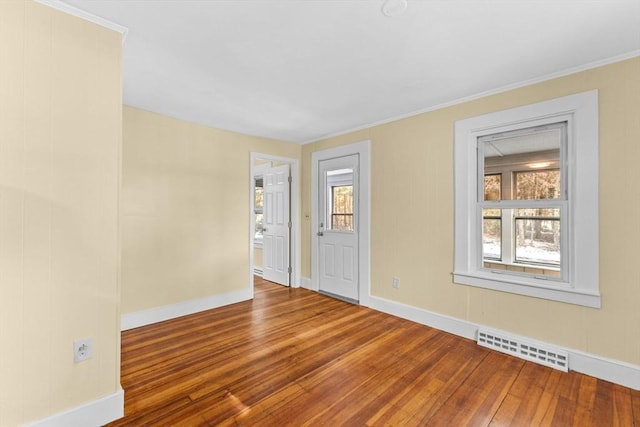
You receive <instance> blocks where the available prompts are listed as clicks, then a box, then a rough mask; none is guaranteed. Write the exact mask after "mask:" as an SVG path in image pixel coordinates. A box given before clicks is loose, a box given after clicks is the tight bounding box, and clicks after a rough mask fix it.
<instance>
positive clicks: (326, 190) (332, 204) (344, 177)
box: [316, 154, 359, 302]
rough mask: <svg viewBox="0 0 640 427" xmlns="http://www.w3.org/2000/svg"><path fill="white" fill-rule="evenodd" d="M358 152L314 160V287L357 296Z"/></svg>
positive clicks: (352, 297) (355, 299)
mask: <svg viewBox="0 0 640 427" xmlns="http://www.w3.org/2000/svg"><path fill="white" fill-rule="evenodd" d="M358 162H359V155H358V154H353V155H349V156H344V157H338V158H334V159H328V160H320V161H319V162H318V173H319V176H318V212H317V215H318V230H317V231H316V234H317V236H318V239H317V242H318V290H319V291H320V292H322V293H325V294H328V295H332V296H336V297H339V298H342V299H345V300H349V301H352V302H358V300H359V289H358V285H359V280H358V276H359V274H358V203H357V201H358V196H359V190H358V187H359V184H358V183H359V178H358V173H359V172H358V171H359V167H358V166H359V165H358Z"/></svg>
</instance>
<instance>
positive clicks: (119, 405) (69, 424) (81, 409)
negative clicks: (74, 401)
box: [25, 387, 124, 427]
mask: <svg viewBox="0 0 640 427" xmlns="http://www.w3.org/2000/svg"><path fill="white" fill-rule="evenodd" d="M123 416H124V390H122V387H120V388H119V390H118V391H116V392H115V393H113V394H110V395H108V396H105V397H102V398H100V399H98V400H94V401H92V402H89V403H86V404H84V405H81V406H78V407H76V408H73V409H70V410H68V411H65V412H61V413H59V414H55V415H52V416H50V417H48V418H45V419H43V420H40V421H35V422H33V423H30V424H27V425H26V426H25V427H89V426H102V425H105V424H107V423H110V422H112V421H115V420H117V419H119V418H122V417H123Z"/></svg>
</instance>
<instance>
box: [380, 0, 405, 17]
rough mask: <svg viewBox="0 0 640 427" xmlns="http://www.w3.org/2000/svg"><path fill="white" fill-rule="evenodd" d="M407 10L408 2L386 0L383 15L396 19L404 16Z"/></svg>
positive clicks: (403, 0) (383, 4) (383, 5)
mask: <svg viewBox="0 0 640 427" xmlns="http://www.w3.org/2000/svg"><path fill="white" fill-rule="evenodd" d="M405 10H407V0H385V1H384V3H382V13H383V15H384V16H389V17H394V16H399V15H402V13H403V12H404V11H405Z"/></svg>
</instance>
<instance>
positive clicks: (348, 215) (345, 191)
mask: <svg viewBox="0 0 640 427" xmlns="http://www.w3.org/2000/svg"><path fill="white" fill-rule="evenodd" d="M331 229H332V230H339V231H353V185H341V186H334V187H331Z"/></svg>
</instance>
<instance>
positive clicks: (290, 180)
mask: <svg viewBox="0 0 640 427" xmlns="http://www.w3.org/2000/svg"><path fill="white" fill-rule="evenodd" d="M288 180H289V184H291V183H292V182H293V178H291V175H289V178H288Z"/></svg>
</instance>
